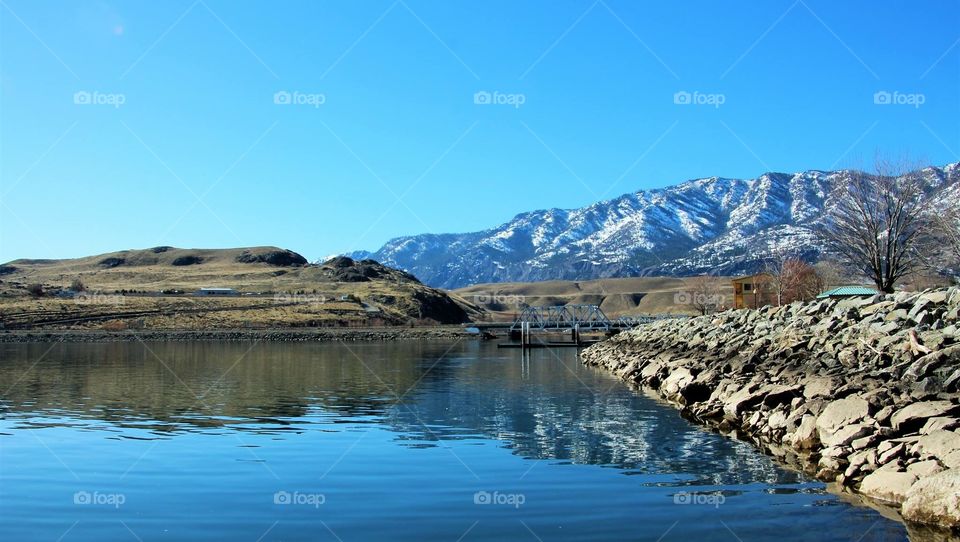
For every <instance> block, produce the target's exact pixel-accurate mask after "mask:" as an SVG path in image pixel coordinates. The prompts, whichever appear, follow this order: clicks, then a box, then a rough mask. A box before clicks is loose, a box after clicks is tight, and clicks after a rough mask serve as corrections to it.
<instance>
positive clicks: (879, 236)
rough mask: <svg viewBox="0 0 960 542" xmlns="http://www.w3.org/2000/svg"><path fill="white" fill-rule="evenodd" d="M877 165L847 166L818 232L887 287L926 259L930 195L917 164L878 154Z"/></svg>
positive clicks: (884, 289) (846, 258)
mask: <svg viewBox="0 0 960 542" xmlns="http://www.w3.org/2000/svg"><path fill="white" fill-rule="evenodd" d="M875 169H876V171H875V172H874V173H866V172H863V171H849V172H846V174H845V176H846V178H845V179H844V181H843V182H840V183H838V185H837V187H836V190H837V192H836V193H835V194H834V198H833V200H834V203H833V205H832V206H831V207H830V208H828V209H827V214H826V219H825V221H824V224H823V225H822V227H821V228H820V230H819V234H820V237H821V238H822V239H823V241H824V243H825V244H826V246H827V248H828V249H829V250H830V251H831V252H832V253H834V254H837V255H839V257H840V259H841V260H842V261H844V262H845V263H847V264H849V265H850V266H851V267H854V268H856V269H857V270H858V271H860V272H862V273H864V274H865V275H866V276H867V277H869V278H870V279H871V280H872V281H873V282H874V283H875V284H876V285H877V288H878V289H879V290H880V291H882V292H888V293H889V292H893V288H894V286H895V285H896V284H897V282H898V281H899V280H900V279H901V278H903V277H904V276H906V275H908V274H910V273H911V272H914V271H915V270H917V269H920V268H922V267H923V265H924V253H925V249H924V245H925V244H927V242H928V239H929V235H930V233H931V230H932V220H931V216H930V215H931V213H930V208H931V198H927V197H925V195H926V194H925V193H924V187H925V184H926V183H925V182H924V179H923V173H922V171H921V169H920V168H907V167H904V166H903V165H902V164H894V163H892V162H889V161H883V160H878V161H877V163H876V166H875Z"/></svg>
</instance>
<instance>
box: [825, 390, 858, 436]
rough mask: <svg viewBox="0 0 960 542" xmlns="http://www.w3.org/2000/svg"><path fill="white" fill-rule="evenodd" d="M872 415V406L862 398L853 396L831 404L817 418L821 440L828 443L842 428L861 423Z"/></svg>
mask: <svg viewBox="0 0 960 542" xmlns="http://www.w3.org/2000/svg"><path fill="white" fill-rule="evenodd" d="M869 414H870V404H869V403H867V401H866V400H865V399H863V398H862V397H859V396H856V395H852V396H850V397H847V398H845V399H838V400H836V401H833V402H831V403H830V404H828V405H827V406H826V408H824V409H823V412H821V413H820V416H819V417H817V431H818V432H819V434H820V440H821V441H822V442H827V441H829V440H830V439H831V437H832V435H833V434H834V433H836V432H837V431H838V430H840V429H841V428H843V427H845V426H847V425H850V424H853V423H856V422H859V421H860V420H862V419H864V418H866V417H867V416H868V415H869Z"/></svg>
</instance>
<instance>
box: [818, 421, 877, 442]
mask: <svg viewBox="0 0 960 542" xmlns="http://www.w3.org/2000/svg"><path fill="white" fill-rule="evenodd" d="M873 432H874V428H873V426H872V425H867V424H864V423H853V424H850V425H845V426H843V427H841V428H840V429H838V430H836V431H834V432H833V433H830V434H827V435H821V436H820V440H821V441H822V442H823V445H824V446H826V447H830V446H846V445H848V444H850V443H851V442H853V441H854V440H856V439H858V438H861V437H865V436H867V435H872V434H873Z"/></svg>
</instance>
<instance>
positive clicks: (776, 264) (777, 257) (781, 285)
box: [764, 251, 820, 306]
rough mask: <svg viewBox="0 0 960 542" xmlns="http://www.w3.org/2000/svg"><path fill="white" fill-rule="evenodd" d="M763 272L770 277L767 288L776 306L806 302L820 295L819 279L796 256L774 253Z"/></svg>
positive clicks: (809, 267) (807, 265)
mask: <svg viewBox="0 0 960 542" xmlns="http://www.w3.org/2000/svg"><path fill="white" fill-rule="evenodd" d="M764 271H765V272H766V273H767V274H768V275H769V276H770V279H769V288H770V291H771V293H772V294H773V297H774V299H775V300H776V303H777V305H778V306H780V305H785V304H788V303H792V302H794V301H806V300H809V299H812V298H813V297H815V296H816V295H817V294H818V293H820V279H819V278H818V276H817V272H816V270H815V269H814V268H813V266H811V265H810V264H808V263H806V262H804V261H803V260H801V259H800V258H798V257H796V256H790V255H787V254H786V253H785V252H782V251H774V253H773V255H772V256H771V257H769V258H767V261H766V263H765V265H764Z"/></svg>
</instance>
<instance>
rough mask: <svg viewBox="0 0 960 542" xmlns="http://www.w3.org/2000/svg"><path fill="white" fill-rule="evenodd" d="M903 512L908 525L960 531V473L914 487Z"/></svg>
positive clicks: (929, 479)
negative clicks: (920, 524)
mask: <svg viewBox="0 0 960 542" xmlns="http://www.w3.org/2000/svg"><path fill="white" fill-rule="evenodd" d="M901 512H902V514H903V518H904V519H906V520H907V521H915V522H918V523H932V524H935V525H941V526H943V527H951V528H957V527H960V471H956V470H946V471H943V472H941V473H939V474H934V475H933V476H928V477H926V478H923V479H921V480H920V481H918V482H917V483H915V484H913V487H911V488H910V490H909V491H908V492H907V495H906V500H905V501H904V502H903V509H902V511H901Z"/></svg>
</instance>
